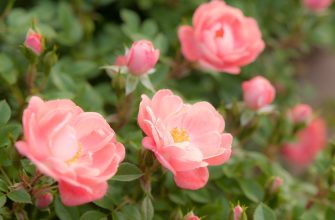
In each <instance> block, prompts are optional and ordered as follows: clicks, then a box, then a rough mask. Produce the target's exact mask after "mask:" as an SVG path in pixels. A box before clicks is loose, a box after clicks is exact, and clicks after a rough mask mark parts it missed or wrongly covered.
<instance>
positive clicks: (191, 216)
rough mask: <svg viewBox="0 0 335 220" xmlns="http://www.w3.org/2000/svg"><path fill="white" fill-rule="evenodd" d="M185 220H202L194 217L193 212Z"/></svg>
mask: <svg viewBox="0 0 335 220" xmlns="http://www.w3.org/2000/svg"><path fill="white" fill-rule="evenodd" d="M184 220H200V218H199V217H198V216H196V215H194V213H193V212H189V213H188V214H187V215H186V216H185V217H184Z"/></svg>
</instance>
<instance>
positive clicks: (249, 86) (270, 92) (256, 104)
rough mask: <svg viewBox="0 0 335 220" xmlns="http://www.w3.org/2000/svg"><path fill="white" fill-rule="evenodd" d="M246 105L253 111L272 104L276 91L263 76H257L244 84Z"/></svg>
mask: <svg viewBox="0 0 335 220" xmlns="http://www.w3.org/2000/svg"><path fill="white" fill-rule="evenodd" d="M242 89H243V98H244V102H245V104H246V105H247V106H248V107H249V108H251V109H260V108H262V107H265V106H267V105H269V104H271V103H272V101H273V100H274V98H275V95H276V90H275V89H274V87H273V86H272V85H271V83H270V82H269V81H268V80H267V79H265V78H264V77H262V76H256V77H254V78H252V79H251V80H249V81H245V82H243V83H242Z"/></svg>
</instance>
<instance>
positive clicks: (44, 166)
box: [16, 96, 125, 206]
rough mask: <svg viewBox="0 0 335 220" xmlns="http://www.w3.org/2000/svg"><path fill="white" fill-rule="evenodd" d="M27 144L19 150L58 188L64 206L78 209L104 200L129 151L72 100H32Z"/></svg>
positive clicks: (25, 119) (26, 121) (26, 122)
mask: <svg viewBox="0 0 335 220" xmlns="http://www.w3.org/2000/svg"><path fill="white" fill-rule="evenodd" d="M23 131H24V140H22V141H18V142H17V143H16V148H17V150H18V151H19V152H20V153H21V154H22V155H24V156H26V157H28V158H29V159H30V160H31V161H32V162H33V163H34V164H35V165H36V166H37V168H38V169H39V171H40V172H42V173H43V174H45V175H47V176H49V177H51V178H53V179H54V180H56V181H57V182H58V184H59V191H60V196H61V199H62V202H63V203H64V204H65V205H68V206H75V205H80V204H83V203H87V202H91V201H94V200H97V199H100V198H102V197H103V196H104V195H105V193H106V191H107V188H108V184H107V180H108V179H110V178H111V177H112V176H113V175H114V174H115V173H116V171H117V168H118V165H119V163H120V162H121V161H122V160H123V159H124V156H125V149H124V147H123V145H122V144H121V143H119V142H117V141H116V138H115V133H114V131H113V130H112V129H111V127H110V126H109V125H108V123H107V122H106V121H105V119H104V118H103V117H102V116H101V115H100V114H98V113H95V112H83V110H82V109H81V108H80V107H78V106H76V105H75V104H74V103H73V102H72V101H70V100H66V99H61V100H53V101H47V102H44V101H43V100H42V99H40V98H39V97H36V96H35V97H32V98H31V99H30V101H29V106H28V107H27V108H26V109H25V111H24V113H23Z"/></svg>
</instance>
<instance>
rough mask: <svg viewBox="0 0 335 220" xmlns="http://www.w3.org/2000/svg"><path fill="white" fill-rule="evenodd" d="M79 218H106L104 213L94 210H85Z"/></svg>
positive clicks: (93, 219)
mask: <svg viewBox="0 0 335 220" xmlns="http://www.w3.org/2000/svg"><path fill="white" fill-rule="evenodd" d="M80 220H107V217H106V214H104V213H102V212H98V211H94V210H90V211H87V212H85V213H84V214H83V215H82V216H81V217H80Z"/></svg>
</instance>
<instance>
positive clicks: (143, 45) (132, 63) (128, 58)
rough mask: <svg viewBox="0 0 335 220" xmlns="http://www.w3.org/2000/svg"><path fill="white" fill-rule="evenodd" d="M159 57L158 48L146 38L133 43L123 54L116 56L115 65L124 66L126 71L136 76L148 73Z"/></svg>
mask: <svg viewBox="0 0 335 220" xmlns="http://www.w3.org/2000/svg"><path fill="white" fill-rule="evenodd" d="M158 59H159V50H157V49H155V48H154V46H153V44H152V43H151V42H150V41H148V40H140V41H136V42H134V43H133V45H132V46H131V48H130V49H129V50H128V51H127V52H126V55H125V56H119V57H117V58H116V61H115V65H117V66H126V67H127V68H128V71H129V72H130V73H131V74H133V75H136V76H141V75H144V74H147V73H149V72H150V71H151V70H152V69H153V68H154V67H155V65H156V63H157V61H158Z"/></svg>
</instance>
